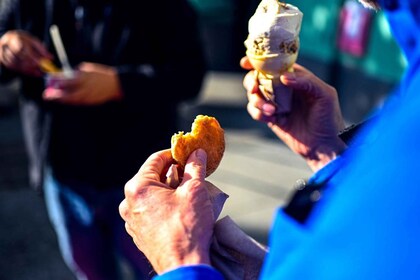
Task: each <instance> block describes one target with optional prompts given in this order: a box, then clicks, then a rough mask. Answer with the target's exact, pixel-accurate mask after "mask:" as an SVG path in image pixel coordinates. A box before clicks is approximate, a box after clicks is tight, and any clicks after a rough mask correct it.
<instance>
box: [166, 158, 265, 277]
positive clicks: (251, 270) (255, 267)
mask: <svg viewBox="0 0 420 280" xmlns="http://www.w3.org/2000/svg"><path fill="white" fill-rule="evenodd" d="M166 176H167V180H166V183H167V184H168V185H170V186H171V187H176V186H178V185H179V178H178V173H177V171H176V166H175V165H172V166H171V167H170V168H169V170H168V173H167V174H166ZM206 183H207V184H206V187H207V190H208V192H209V195H210V199H211V201H212V205H213V213H214V217H215V219H216V220H217V221H216V223H215V226H214V233H213V239H212V243H211V246H210V259H211V263H212V266H213V267H214V268H215V269H217V270H218V271H220V272H221V273H222V274H223V276H224V278H225V279H226V280H256V279H258V275H259V273H260V270H261V267H262V263H263V261H264V257H265V255H266V253H267V251H268V250H267V247H266V246H264V245H262V244H260V243H259V242H257V241H256V240H254V239H253V238H252V237H250V236H248V235H247V234H246V233H245V232H244V231H242V229H241V228H240V227H239V226H238V225H237V224H236V223H235V222H234V221H233V220H232V219H231V218H230V217H229V216H225V217H223V218H221V219H218V217H219V216H220V213H221V212H222V210H223V206H224V204H225V202H226V200H227V198H228V197H229V195H227V194H226V193H224V192H223V191H221V190H220V189H219V188H217V187H216V186H215V185H213V184H212V183H210V182H208V181H206Z"/></svg>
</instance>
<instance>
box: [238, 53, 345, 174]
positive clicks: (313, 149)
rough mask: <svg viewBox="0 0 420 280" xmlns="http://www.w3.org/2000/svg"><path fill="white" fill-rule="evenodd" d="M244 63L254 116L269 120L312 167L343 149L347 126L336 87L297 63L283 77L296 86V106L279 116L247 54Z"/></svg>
mask: <svg viewBox="0 0 420 280" xmlns="http://www.w3.org/2000/svg"><path fill="white" fill-rule="evenodd" d="M241 66H242V67H243V68H244V69H247V70H251V71H249V72H248V73H247V75H246V76H245V78H244V80H243V84H244V87H245V88H246V90H247V97H248V105H247V109H248V112H249V114H250V115H251V117H252V118H253V119H254V120H257V121H261V122H265V123H267V124H268V126H269V127H270V128H271V129H272V131H273V132H274V133H275V134H276V135H277V136H278V137H279V138H280V139H281V140H282V141H283V142H284V143H285V144H287V145H288V146H289V148H290V149H291V150H292V151H294V152H295V153H297V154H299V155H301V156H302V157H303V158H304V159H305V160H306V162H307V163H308V165H309V166H310V167H311V169H312V170H314V171H316V170H318V169H319V168H321V167H323V166H324V165H325V164H326V163H328V162H329V161H331V160H332V159H334V158H335V157H336V156H337V155H338V154H340V153H342V152H343V150H344V149H345V148H346V145H345V143H344V142H343V141H342V140H341V139H340V138H339V137H338V136H337V135H338V133H339V132H340V131H341V130H342V129H344V126H345V125H344V121H343V117H342V114H341V109H340V105H339V101H338V96H337V91H336V90H335V89H334V88H333V87H331V86H330V85H328V84H326V83H325V82H323V81H322V80H321V79H319V78H318V77H316V76H315V75H314V74H313V73H312V72H310V71H309V70H307V69H306V68H304V67H303V66H301V65H299V64H294V66H293V69H294V72H292V73H290V72H288V73H285V74H283V75H282V76H281V77H280V80H281V82H282V83H283V84H285V85H286V86H288V87H290V88H292V89H293V101H292V109H291V112H290V113H289V114H288V115H285V116H278V115H275V107H274V106H273V104H271V103H270V102H268V101H266V100H265V99H264V97H263V96H262V94H261V92H260V91H259V88H258V80H257V78H256V75H255V71H254V70H252V66H251V64H250V63H249V60H248V58H247V57H244V58H242V60H241Z"/></svg>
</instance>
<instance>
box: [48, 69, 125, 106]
mask: <svg viewBox="0 0 420 280" xmlns="http://www.w3.org/2000/svg"><path fill="white" fill-rule="evenodd" d="M43 97H44V99H45V100H50V101H56V102H61V103H65V104H70V105H100V104H103V103H105V102H108V101H114V100H119V99H121V98H122V92H121V86H120V82H119V78H118V74H117V72H116V70H115V69H114V68H113V67H110V66H106V65H102V64H96V63H88V62H85V63H82V64H80V65H79V67H78V68H77V69H76V70H75V76H74V78H71V79H63V80H60V81H59V83H58V84H57V85H56V87H47V88H46V89H45V90H44V93H43Z"/></svg>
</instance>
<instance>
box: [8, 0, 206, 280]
mask: <svg viewBox="0 0 420 280" xmlns="http://www.w3.org/2000/svg"><path fill="white" fill-rule="evenodd" d="M1 2H2V3H1V4H2V6H1V9H0V36H1V37H0V81H1V82H4V83H7V82H9V81H12V80H14V79H19V81H20V90H19V97H20V112H21V119H22V122H23V129H24V138H25V142H26V147H27V151H28V157H29V172H30V179H31V182H30V183H31V185H32V186H34V187H35V188H36V189H37V190H39V191H40V192H42V193H43V194H44V197H45V202H46V206H47V210H48V213H49V216H50V220H51V222H52V225H53V227H54V229H55V231H56V233H57V237H58V241H59V246H60V250H61V253H62V256H63V258H64V260H65V262H66V263H67V265H68V266H69V268H70V269H71V270H72V271H73V272H74V274H75V275H76V277H77V279H98V280H106V279H110V280H116V279H122V274H121V271H120V269H119V268H120V267H124V268H127V267H128V268H129V270H130V271H131V273H132V274H133V275H134V276H133V277H135V278H133V279H149V278H151V277H152V276H153V274H154V271H153V269H152V268H151V266H150V264H149V262H148V261H147V259H146V258H145V257H144V256H143V255H142V254H141V253H139V251H138V249H137V248H136V246H135V245H134V244H133V243H132V239H131V237H130V236H129V235H128V234H127V232H126V231H125V228H124V223H123V221H122V220H121V218H120V216H119V213H118V205H119V203H120V202H121V200H122V199H123V197H124V194H123V186H124V184H125V182H126V178H127V177H131V176H133V174H135V173H136V172H137V171H138V166H139V164H140V163H141V162H143V161H144V160H145V159H146V158H147V156H148V155H149V154H150V153H151V151H155V150H156V149H161V148H163V147H166V146H167V141H166V140H165V139H168V138H170V136H171V135H172V134H173V133H174V131H177V130H178V123H177V121H178V120H177V119H178V116H177V106H178V104H180V102H184V101H186V100H190V99H194V98H196V97H197V96H198V94H199V91H200V88H201V85H202V80H203V77H204V74H205V71H206V62H205V59H204V56H203V49H202V47H203V46H202V45H201V40H200V34H199V30H198V18H197V15H196V13H195V11H194V10H193V8H192V7H191V6H190V4H189V2H188V1H186V0H171V1H169V0H161V1H127V0H118V1H117V0H86V1H84V0H59V1H58V0H4V1H1ZM52 25H56V26H58V29H59V31H60V34H61V37H62V41H63V44H64V47H65V50H66V52H67V55H68V60H69V62H70V64H71V66H72V68H73V70H74V72H75V76H74V77H73V78H71V79H69V80H64V81H60V82H58V83H57V84H56V86H55V87H49V88H46V87H45V81H44V78H45V76H46V73H45V72H43V71H42V69H43V68H42V67H40V64H42V61H49V60H50V61H52V62H53V63H55V65H56V66H58V67H61V64H60V62H59V60H58V55H57V53H56V50H55V48H54V46H53V44H52V39H51V36H50V33H49V28H50V27H51V26H52ZM130 279H132V278H130Z"/></svg>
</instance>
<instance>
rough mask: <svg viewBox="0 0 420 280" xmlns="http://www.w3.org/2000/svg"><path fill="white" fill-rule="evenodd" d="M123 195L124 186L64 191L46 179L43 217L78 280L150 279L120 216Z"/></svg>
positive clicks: (49, 177)
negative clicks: (46, 213)
mask: <svg viewBox="0 0 420 280" xmlns="http://www.w3.org/2000/svg"><path fill="white" fill-rule="evenodd" d="M123 192H124V190H123V186H121V188H116V189H112V190H106V191H102V190H101V191H97V190H95V189H94V188H92V186H87V185H77V186H68V185H63V184H61V183H60V182H58V181H57V180H56V179H55V178H54V177H53V176H52V175H51V173H50V172H47V173H46V176H45V183H44V195H45V201H46V206H47V211H48V215H49V218H50V220H51V223H52V225H53V228H54V229H55V232H56V234H57V238H58V244H59V247H60V252H61V254H62V256H63V259H64V261H65V263H66V264H67V265H68V267H69V268H70V269H71V270H72V271H73V273H74V274H75V275H76V278H77V279H79V280H82V279H89V280H107V279H109V280H117V279H151V278H152V276H153V275H154V272H153V269H152V267H151V266H150V264H149V262H148V261H147V259H146V258H145V257H144V255H143V254H142V253H141V252H140V251H139V250H138V249H137V247H136V246H135V244H134V242H133V240H132V238H131V237H130V236H129V235H128V233H127V232H126V230H125V226H124V221H123V220H122V218H121V217H120V215H119V212H118V206H119V204H120V202H121V201H122V200H123V199H124V193H123ZM127 275H131V276H130V277H129V278H127ZM124 277H126V278H124Z"/></svg>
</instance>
